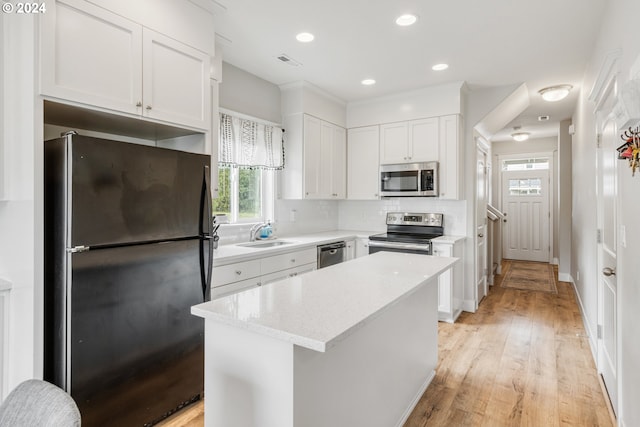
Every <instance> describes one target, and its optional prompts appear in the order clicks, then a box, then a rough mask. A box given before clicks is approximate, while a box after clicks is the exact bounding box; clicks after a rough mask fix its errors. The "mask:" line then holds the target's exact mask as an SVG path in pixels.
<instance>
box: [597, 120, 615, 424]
mask: <svg viewBox="0 0 640 427" xmlns="http://www.w3.org/2000/svg"><path fill="white" fill-rule="evenodd" d="M605 111H610V109H608V110H607V109H605ZM598 128H599V129H598V130H599V134H600V135H601V136H600V138H601V147H600V149H599V150H598V166H599V167H598V169H599V172H600V173H598V194H599V197H598V216H599V218H598V224H599V228H600V238H599V242H600V244H599V245H598V252H599V253H598V258H599V268H600V273H599V280H598V288H599V289H598V317H599V321H598V324H599V325H600V331H599V334H598V335H599V337H598V338H599V339H598V370H599V371H600V374H601V375H602V378H603V380H604V383H605V385H606V387H607V392H608V393H609V398H610V399H611V406H612V408H613V410H614V411H616V412H617V407H618V352H617V348H618V342H617V316H618V308H617V307H618V303H617V300H618V283H617V280H616V276H615V271H616V268H617V235H616V230H617V229H618V209H617V207H618V181H617V165H618V160H617V159H616V158H617V155H616V153H617V152H616V147H617V146H618V145H619V142H620V138H619V137H618V136H617V128H616V123H615V120H614V117H613V115H607V116H606V118H605V119H603V120H599V124H598Z"/></svg>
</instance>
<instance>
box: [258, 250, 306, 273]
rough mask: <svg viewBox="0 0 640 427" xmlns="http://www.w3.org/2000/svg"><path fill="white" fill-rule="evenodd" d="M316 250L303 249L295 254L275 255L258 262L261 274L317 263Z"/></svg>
mask: <svg viewBox="0 0 640 427" xmlns="http://www.w3.org/2000/svg"><path fill="white" fill-rule="evenodd" d="M317 254H318V251H317V249H316V248H315V247H314V248H311V249H304V250H301V251H297V252H289V253H286V254H281V255H275V256H271V257H268V258H263V259H261V260H260V263H261V269H260V270H261V271H262V274H263V275H265V274H269V273H273V272H275V271H281V270H286V269H288V268H293V267H297V266H299V265H303V264H309V263H313V262H316V261H317V257H318V255H317Z"/></svg>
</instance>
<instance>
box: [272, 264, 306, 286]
mask: <svg viewBox="0 0 640 427" xmlns="http://www.w3.org/2000/svg"><path fill="white" fill-rule="evenodd" d="M316 266H317V263H316V262H312V263H309V264H304V265H300V266H298V267H295V268H288V269H286V270H282V271H276V272H275V273H271V274H266V275H264V276H262V284H263V285H266V284H267V283H272V282H277V281H278V280H282V279H287V278H289V277H295V276H297V275H299V274H302V273H307V272H309V271H313V270H316Z"/></svg>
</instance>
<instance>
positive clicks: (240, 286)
mask: <svg viewBox="0 0 640 427" xmlns="http://www.w3.org/2000/svg"><path fill="white" fill-rule="evenodd" d="M261 284H262V280H261V278H260V277H254V278H252V279H247V280H241V281H239V282H235V283H231V284H229V285H223V286H217V287H214V288H213V289H211V299H216V298H222V297H226V296H227V295H231V294H235V293H237V292H240V291H244V290H247V289H251V288H255V287H256V286H260V285H261Z"/></svg>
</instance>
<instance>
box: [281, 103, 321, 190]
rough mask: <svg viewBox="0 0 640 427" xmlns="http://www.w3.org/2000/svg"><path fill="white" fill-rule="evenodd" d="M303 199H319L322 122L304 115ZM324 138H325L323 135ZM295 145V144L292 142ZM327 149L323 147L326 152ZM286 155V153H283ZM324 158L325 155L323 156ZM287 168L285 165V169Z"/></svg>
mask: <svg viewBox="0 0 640 427" xmlns="http://www.w3.org/2000/svg"><path fill="white" fill-rule="evenodd" d="M303 129H304V138H303V146H304V165H303V168H304V169H303V177H304V198H305V199H321V198H322V196H323V194H322V189H321V184H322V183H321V179H322V178H321V177H320V172H321V170H322V155H323V149H322V148H323V147H322V137H323V135H322V133H323V126H322V121H321V120H320V119H318V118H315V117H312V116H309V115H306V114H305V115H304V124H303ZM324 136H325V138H326V137H327V136H326V135H324ZM294 143H295V142H294ZM326 148H327V147H325V150H326ZM285 153H286V152H285ZM325 156H326V154H325ZM286 167H287V166H286V165H285V168H286Z"/></svg>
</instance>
